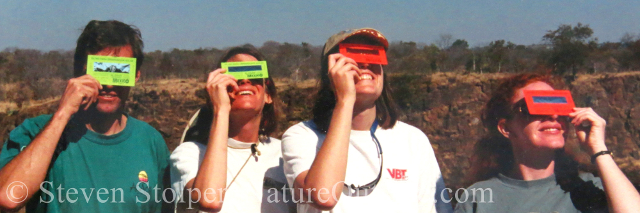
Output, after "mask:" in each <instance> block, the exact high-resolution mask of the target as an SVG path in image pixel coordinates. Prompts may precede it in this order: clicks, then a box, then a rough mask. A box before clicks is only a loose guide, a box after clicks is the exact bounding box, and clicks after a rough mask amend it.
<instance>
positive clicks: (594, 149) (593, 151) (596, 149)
mask: <svg viewBox="0 0 640 213" xmlns="http://www.w3.org/2000/svg"><path fill="white" fill-rule="evenodd" d="M602 151H609V149H607V146H605V145H601V146H594V147H591V150H589V155H592V156H593V155H595V154H596V153H598V152H602Z"/></svg>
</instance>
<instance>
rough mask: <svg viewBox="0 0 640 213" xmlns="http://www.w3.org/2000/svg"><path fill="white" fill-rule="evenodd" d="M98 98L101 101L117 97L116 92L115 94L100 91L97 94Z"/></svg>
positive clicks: (112, 99)
mask: <svg viewBox="0 0 640 213" xmlns="http://www.w3.org/2000/svg"><path fill="white" fill-rule="evenodd" d="M98 98H99V99H101V100H103V101H114V100H115V99H117V98H118V94H116V93H115V92H110V93H100V95H98Z"/></svg>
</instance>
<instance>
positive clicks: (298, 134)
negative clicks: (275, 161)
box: [282, 121, 324, 187]
mask: <svg viewBox="0 0 640 213" xmlns="http://www.w3.org/2000/svg"><path fill="white" fill-rule="evenodd" d="M313 127H315V125H314V124H313V123H312V121H305V122H301V123H298V124H296V125H294V126H292V127H290V128H289V129H287V131H286V132H285V133H284V135H282V158H283V160H284V174H285V176H286V178H287V182H288V183H289V186H291V187H293V182H294V181H295V179H296V177H298V175H300V173H302V172H304V171H307V170H309V168H311V164H313V160H314V159H315V157H316V152H317V147H318V143H319V141H320V140H321V139H322V140H324V135H322V138H319V136H320V134H319V133H317V132H315V131H314V130H313V129H312V128H313Z"/></svg>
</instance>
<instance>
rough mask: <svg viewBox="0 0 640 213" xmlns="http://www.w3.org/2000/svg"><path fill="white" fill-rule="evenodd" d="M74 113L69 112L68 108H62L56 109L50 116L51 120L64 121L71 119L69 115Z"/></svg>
mask: <svg viewBox="0 0 640 213" xmlns="http://www.w3.org/2000/svg"><path fill="white" fill-rule="evenodd" d="M73 114H74V113H72V112H69V111H68V110H64V109H58V111H56V112H55V113H54V114H53V117H52V118H51V120H64V121H69V120H70V119H71V116H72V115H73Z"/></svg>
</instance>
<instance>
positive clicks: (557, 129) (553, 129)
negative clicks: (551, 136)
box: [539, 124, 564, 133]
mask: <svg viewBox="0 0 640 213" xmlns="http://www.w3.org/2000/svg"><path fill="white" fill-rule="evenodd" d="M539 131H541V132H544V133H562V132H563V131H564V129H563V128H562V125H560V124H554V125H545V126H543V127H542V128H540V129H539Z"/></svg>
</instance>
